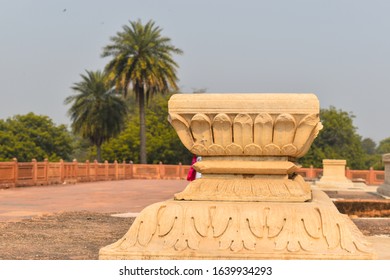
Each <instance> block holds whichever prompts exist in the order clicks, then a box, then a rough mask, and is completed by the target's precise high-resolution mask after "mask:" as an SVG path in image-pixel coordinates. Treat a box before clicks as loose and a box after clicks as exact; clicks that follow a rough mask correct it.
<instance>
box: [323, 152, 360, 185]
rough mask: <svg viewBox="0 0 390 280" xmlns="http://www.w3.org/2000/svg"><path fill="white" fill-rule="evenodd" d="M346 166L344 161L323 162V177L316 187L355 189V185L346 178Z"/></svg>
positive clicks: (327, 160)
mask: <svg viewBox="0 0 390 280" xmlns="http://www.w3.org/2000/svg"><path fill="white" fill-rule="evenodd" d="M346 164H347V161H346V160H344V159H324V160H322V165H323V176H322V177H321V179H320V180H319V181H318V182H317V183H316V185H317V186H319V187H324V188H353V187H354V184H353V183H352V181H351V180H349V179H348V178H347V177H346V176H345V166H346Z"/></svg>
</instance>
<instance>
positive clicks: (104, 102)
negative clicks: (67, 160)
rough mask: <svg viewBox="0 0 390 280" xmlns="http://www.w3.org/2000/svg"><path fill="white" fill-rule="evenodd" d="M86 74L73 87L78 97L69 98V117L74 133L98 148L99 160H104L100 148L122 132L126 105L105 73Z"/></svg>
mask: <svg viewBox="0 0 390 280" xmlns="http://www.w3.org/2000/svg"><path fill="white" fill-rule="evenodd" d="M86 72H87V75H83V74H82V75H81V78H82V80H81V82H78V83H75V84H74V86H73V87H72V89H73V90H74V91H75V92H77V94H75V95H71V96H69V97H67V98H66V99H65V104H72V105H71V107H70V109H69V110H68V114H69V116H70V118H71V120H72V129H73V131H74V132H76V133H78V134H80V135H81V136H82V137H83V138H85V139H88V140H89V141H90V142H91V143H92V144H93V145H95V146H96V151H97V160H98V161H101V145H102V144H103V143H104V142H105V141H107V140H109V139H110V138H111V137H114V136H116V135H118V134H119V133H120V132H121V130H122V128H123V125H124V122H125V118H126V116H127V105H126V102H125V101H124V99H123V98H122V96H121V95H120V94H118V93H116V91H115V89H114V88H113V87H112V86H110V84H109V83H108V80H107V77H106V75H105V74H104V73H102V72H101V71H96V72H94V71H86Z"/></svg>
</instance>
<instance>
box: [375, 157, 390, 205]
mask: <svg viewBox="0 0 390 280" xmlns="http://www.w3.org/2000/svg"><path fill="white" fill-rule="evenodd" d="M382 161H383V164H384V165H385V182H384V183H383V184H382V185H381V186H379V188H378V189H377V192H378V193H380V194H382V195H384V196H389V197H390V154H384V155H383V156H382Z"/></svg>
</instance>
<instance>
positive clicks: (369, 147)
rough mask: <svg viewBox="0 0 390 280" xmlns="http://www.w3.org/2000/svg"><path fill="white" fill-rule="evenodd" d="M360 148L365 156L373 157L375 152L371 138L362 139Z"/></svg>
mask: <svg viewBox="0 0 390 280" xmlns="http://www.w3.org/2000/svg"><path fill="white" fill-rule="evenodd" d="M362 147H363V150H364V152H365V153H366V154H368V155H373V154H375V152H376V143H375V142H374V140H372V139H371V138H364V139H363V140H362Z"/></svg>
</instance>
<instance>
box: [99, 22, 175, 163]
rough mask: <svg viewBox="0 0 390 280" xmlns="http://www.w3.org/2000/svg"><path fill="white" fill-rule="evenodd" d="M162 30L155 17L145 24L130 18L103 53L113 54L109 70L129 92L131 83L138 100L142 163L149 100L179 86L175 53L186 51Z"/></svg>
mask: <svg viewBox="0 0 390 280" xmlns="http://www.w3.org/2000/svg"><path fill="white" fill-rule="evenodd" d="M161 31H162V29H161V28H159V27H157V26H155V23H154V22H153V21H148V22H147V23H146V24H145V25H143V24H142V22H141V21H140V20H138V21H130V25H129V26H128V25H124V26H123V31H122V32H118V33H117V34H116V36H114V37H111V42H112V44H111V45H107V46H106V47H104V49H103V53H102V57H112V59H111V61H109V63H108V64H107V66H106V71H107V73H108V75H109V78H110V79H112V80H113V81H114V82H115V86H116V88H117V89H118V90H121V91H122V92H123V94H124V95H125V96H126V95H127V93H128V89H129V87H130V88H131V89H132V91H133V92H134V93H135V95H136V100H138V107H139V117H140V162H141V163H146V162H147V160H146V126H145V102H146V103H147V102H148V100H149V98H150V97H152V95H153V94H155V93H158V92H159V93H166V92H169V91H170V90H178V86H177V84H176V82H177V81H178V78H177V76H176V69H177V68H178V65H177V63H176V62H175V61H174V60H173V58H172V55H173V54H181V53H182V51H181V50H180V49H178V48H176V47H174V46H173V45H171V39H170V38H168V37H164V36H162V35H161Z"/></svg>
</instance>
